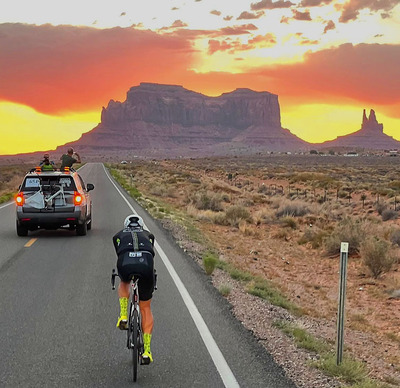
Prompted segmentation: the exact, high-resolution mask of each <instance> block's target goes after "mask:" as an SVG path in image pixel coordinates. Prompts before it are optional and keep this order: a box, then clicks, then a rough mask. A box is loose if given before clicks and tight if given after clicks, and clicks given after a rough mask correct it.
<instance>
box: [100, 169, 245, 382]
mask: <svg viewBox="0 0 400 388" xmlns="http://www.w3.org/2000/svg"><path fill="white" fill-rule="evenodd" d="M103 168H104V171H105V173H106V175H107V177H108V179H109V180H110V182H111V183H112V184H113V186H114V187H115V189H116V190H117V191H118V193H119V194H120V195H121V197H122V198H123V199H124V200H125V202H126V203H127V205H128V207H129V208H130V209H131V211H132V212H133V213H136V211H135V209H134V208H133V206H132V205H131V204H130V203H129V201H128V200H127V199H126V198H125V196H124V195H123V194H122V192H121V190H120V189H119V188H118V187H117V186H116V184H115V183H114V182H113V181H112V179H111V178H110V176H109V174H108V171H107V170H106V168H105V166H104V164H103ZM145 226H146V225H145ZM155 246H156V250H157V252H158V254H159V255H160V257H161V260H162V261H163V263H164V265H165V267H166V268H167V270H168V272H169V274H170V275H171V278H172V280H173V281H174V283H175V285H176V287H177V289H178V291H179V293H180V294H181V297H182V299H183V301H184V303H185V305H186V307H187V309H188V310H189V313H190V315H191V316H192V319H193V321H194V323H195V325H196V327H197V330H198V331H199V333H200V335H201V338H202V339H203V342H204V344H205V345H206V348H207V350H208V352H209V353H210V356H211V358H212V360H213V362H214V365H215V366H216V368H217V370H218V372H219V374H220V376H221V379H222V381H223V383H224V385H225V387H227V388H240V385H239V383H238V382H237V380H236V378H235V376H234V375H233V373H232V371H231V369H230V368H229V365H228V363H227V362H226V360H225V358H224V356H223V354H222V352H221V350H220V349H219V347H218V345H217V343H216V342H215V340H214V338H213V336H212V334H211V332H210V330H209V328H208V327H207V324H206V323H205V322H204V319H203V317H202V316H201V314H200V312H199V310H198V309H197V307H196V305H195V303H194V302H193V299H192V298H191V296H190V294H189V292H188V291H187V289H186V287H185V285H184V284H183V282H182V280H181V279H180V277H179V275H178V274H177V273H176V271H175V269H174V267H173V266H172V264H171V262H170V261H169V259H168V257H167V255H166V254H165V252H164V251H163V250H162V248H161V247H160V245H159V244H158V242H157V241H156V242H155Z"/></svg>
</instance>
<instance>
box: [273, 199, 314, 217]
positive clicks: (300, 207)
mask: <svg viewBox="0 0 400 388" xmlns="http://www.w3.org/2000/svg"><path fill="white" fill-rule="evenodd" d="M308 213H310V209H309V208H308V207H307V206H306V205H305V204H304V203H301V202H293V203H288V204H284V205H283V206H282V207H280V208H279V209H278V211H277V212H276V213H275V215H276V217H277V218H281V217H287V216H291V217H302V216H304V215H306V214H308Z"/></svg>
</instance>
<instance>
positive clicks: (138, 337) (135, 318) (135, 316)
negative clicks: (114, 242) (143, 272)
mask: <svg viewBox="0 0 400 388" xmlns="http://www.w3.org/2000/svg"><path fill="white" fill-rule="evenodd" d="M116 276H117V273H116V272H115V269H113V271H112V275H111V284H112V289H113V290H115V277H116ZM138 283H139V278H137V277H136V278H135V277H133V278H132V280H131V282H130V288H131V293H130V294H131V298H130V303H129V317H128V330H127V341H126V346H127V348H128V349H129V350H131V351H132V361H133V381H136V380H137V367H138V364H139V361H141V358H142V354H143V352H144V344H143V333H142V317H141V314H140V307H139V288H138Z"/></svg>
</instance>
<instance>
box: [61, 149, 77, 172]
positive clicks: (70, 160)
mask: <svg viewBox="0 0 400 388" xmlns="http://www.w3.org/2000/svg"><path fill="white" fill-rule="evenodd" d="M60 160H61V168H60V170H64V168H65V167H69V168H71V167H72V165H73V164H74V163H81V157H80V156H79V154H78V153H76V152H74V149H73V148H71V147H70V148H68V150H67V153H66V154H64V155H62V156H61V158H60Z"/></svg>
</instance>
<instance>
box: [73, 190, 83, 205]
mask: <svg viewBox="0 0 400 388" xmlns="http://www.w3.org/2000/svg"><path fill="white" fill-rule="evenodd" d="M82 200H83V197H82V195H81V194H79V193H78V192H77V191H75V192H74V205H75V206H77V205H81V204H82Z"/></svg>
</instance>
